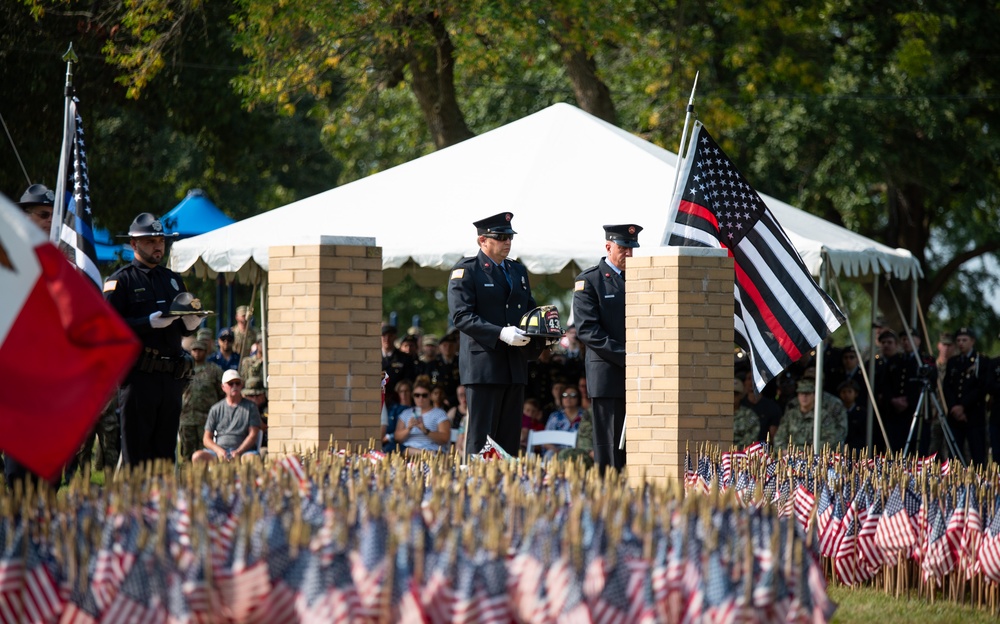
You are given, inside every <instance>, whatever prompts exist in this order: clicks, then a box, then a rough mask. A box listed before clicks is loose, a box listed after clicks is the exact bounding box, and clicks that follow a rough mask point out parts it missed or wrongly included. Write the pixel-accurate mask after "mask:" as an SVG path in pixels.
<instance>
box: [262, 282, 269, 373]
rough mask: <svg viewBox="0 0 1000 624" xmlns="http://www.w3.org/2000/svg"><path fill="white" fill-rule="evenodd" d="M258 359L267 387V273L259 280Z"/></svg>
mask: <svg viewBox="0 0 1000 624" xmlns="http://www.w3.org/2000/svg"><path fill="white" fill-rule="evenodd" d="M260 361H261V367H262V374H263V376H264V389H267V386H268V383H267V273H264V277H263V278H261V282H260Z"/></svg>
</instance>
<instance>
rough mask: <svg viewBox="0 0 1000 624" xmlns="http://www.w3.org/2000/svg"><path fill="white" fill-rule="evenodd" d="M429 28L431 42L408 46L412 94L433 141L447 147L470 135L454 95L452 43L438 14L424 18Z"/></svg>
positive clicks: (453, 53)
mask: <svg viewBox="0 0 1000 624" xmlns="http://www.w3.org/2000/svg"><path fill="white" fill-rule="evenodd" d="M423 22H424V23H425V25H426V26H427V27H429V28H430V32H431V35H432V38H433V40H434V43H433V44H422V43H419V42H415V43H413V44H411V46H410V50H409V52H410V58H409V59H408V60H409V66H410V73H411V74H412V75H413V81H412V88H413V94H414V95H415V96H416V98H417V103H418V104H419V105H420V110H421V111H423V114H424V120H425V121H426V122H427V128H428V129H429V130H430V132H431V138H432V139H433V140H434V145H435V146H436V147H437V148H438V149H441V148H444V147H448V146H449V145H454V144H456V143H460V142H462V141H464V140H465V139H468V138H471V137H472V136H474V135H473V133H472V131H471V130H469V127H468V126H467V125H466V123H465V116H464V115H463V114H462V109H461V108H460V107H459V105H458V99H457V97H456V95H455V58H454V57H455V46H454V45H453V44H452V42H451V37H449V36H448V31H447V29H446V28H445V25H444V23H443V22H442V21H441V18H440V17H438V16H436V15H433V14H430V15H426V16H424V18H423Z"/></svg>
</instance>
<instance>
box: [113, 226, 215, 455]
mask: <svg viewBox="0 0 1000 624" xmlns="http://www.w3.org/2000/svg"><path fill="white" fill-rule="evenodd" d="M175 236H176V234H168V233H166V232H164V231H163V224H162V223H160V220H159V219H157V218H156V217H154V216H153V215H151V214H149V213H148V212H144V213H142V214H140V215H139V216H137V217H136V218H135V220H134V221H133V222H132V225H131V226H130V227H129V233H128V237H129V243H130V245H131V246H132V251H133V252H134V253H135V258H134V259H133V260H132V263H131V264H129V265H126V266H124V267H122V268H120V269H118V270H117V271H115V272H114V273H113V274H112V275H111V277H109V278H108V279H107V281H106V282H104V298H105V299H106V300H107V301H108V303H110V304H111V306H112V307H113V308H114V309H115V310H117V311H118V314H120V315H121V317H122V318H123V319H125V322H126V323H128V325H129V327H131V328H132V331H134V332H135V333H136V335H137V336H138V337H139V340H141V341H142V344H143V346H144V347H145V348H144V349H143V351H142V352H141V353H140V354H139V358H138V360H137V361H136V363H135V365H134V366H133V367H132V370H131V371H129V374H128V376H127V377H126V378H125V381H123V382H122V385H121V388H120V389H119V394H118V404H119V409H120V412H121V423H122V453H123V458H124V461H125V462H126V463H128V464H130V465H132V466H138V465H139V464H141V463H142V462H145V461H148V460H153V459H167V460H170V461H173V460H174V452H175V449H176V447H177V427H178V423H179V420H180V413H181V394H182V393H183V391H184V386H185V384H186V383H187V380H188V374H189V372H190V368H191V359H190V356H189V355H187V354H186V353H185V352H184V350H183V349H182V348H181V338H183V337H184V336H190V335H191V334H193V333H194V332H195V330H196V329H197V328H198V325H199V324H200V323H201V320H202V316H200V315H187V316H181V317H179V316H173V315H171V314H167V313H168V312H169V311H170V307H171V304H172V303H173V302H174V299H175V298H176V297H177V296H178V295H179V294H180V293H185V295H186V296H187V297H188V298H190V299H191V301H192V302H197V300H196V299H194V298H193V297H190V295H189V294H188V293H186V292H185V291H186V290H187V289H186V288H185V287H184V281H183V280H181V276H180V275H178V274H177V273H174V272H173V271H171V270H170V269H167V268H166V267H163V266H160V262H161V261H162V260H163V255H164V253H165V252H166V238H167V237H175ZM197 305H198V306H199V307H200V302H199V303H198V304H197Z"/></svg>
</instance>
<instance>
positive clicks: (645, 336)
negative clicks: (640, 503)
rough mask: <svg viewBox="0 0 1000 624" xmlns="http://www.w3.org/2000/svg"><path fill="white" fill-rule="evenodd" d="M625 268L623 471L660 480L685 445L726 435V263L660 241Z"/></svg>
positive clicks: (727, 440) (729, 314) (680, 470)
mask: <svg viewBox="0 0 1000 624" xmlns="http://www.w3.org/2000/svg"><path fill="white" fill-rule="evenodd" d="M637 251H638V250H637ZM645 253H651V254H652V255H645ZM627 267H628V282H627V286H626V287H627V290H626V293H625V301H626V308H625V341H626V344H625V348H626V351H627V356H626V358H625V364H626V375H627V377H626V380H625V392H626V399H625V402H626V409H625V412H626V414H627V420H626V428H627V432H626V436H625V442H626V444H625V447H626V452H627V469H628V478H629V481H630V482H631V483H633V484H639V483H641V481H642V479H643V476H645V477H646V478H648V479H649V480H650V481H654V482H657V483H660V484H665V483H666V482H667V481H668V480H670V479H673V478H677V477H683V474H684V450H685V445H687V444H690V445H691V449H692V450H694V449H695V448H696V447H697V446H698V444H699V443H701V442H712V443H714V444H719V445H722V446H724V447H726V448H728V447H729V446H731V445H732V443H733V397H732V388H733V384H732V378H733V261H732V259H731V258H729V257H728V256H727V254H726V252H725V251H724V250H720V249H706V248H696V247H660V248H653V249H650V250H648V251H646V252H644V255H642V256H635V257H632V258H629V259H628V260H627Z"/></svg>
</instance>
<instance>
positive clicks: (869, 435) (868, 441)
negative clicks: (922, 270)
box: [865, 273, 880, 451]
mask: <svg viewBox="0 0 1000 624" xmlns="http://www.w3.org/2000/svg"><path fill="white" fill-rule="evenodd" d="M879 282H880V280H879V274H878V273H876V274H875V282H874V286H873V287H872V315H871V316H872V318H871V330H870V331H869V340H870V342H869V343H868V344H869V345H870V346H869V348H868V352H869V356H868V378H869V379H871V380H873V381H874V379H875V344H876V338H878V337H877V336H876V335H875V319H876V318H877V316H878V289H879V287H880V283H879ZM874 416H875V406H874V405H872V402H871V401H868V419H867V422H866V431H865V445H866V446H867V447H868V450H869V451H874V450H875V447H874V443H875V440H874V439H873V434H874V433H875V432H874V430H873V429H874V424H875V423H874V420H875V418H874Z"/></svg>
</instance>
